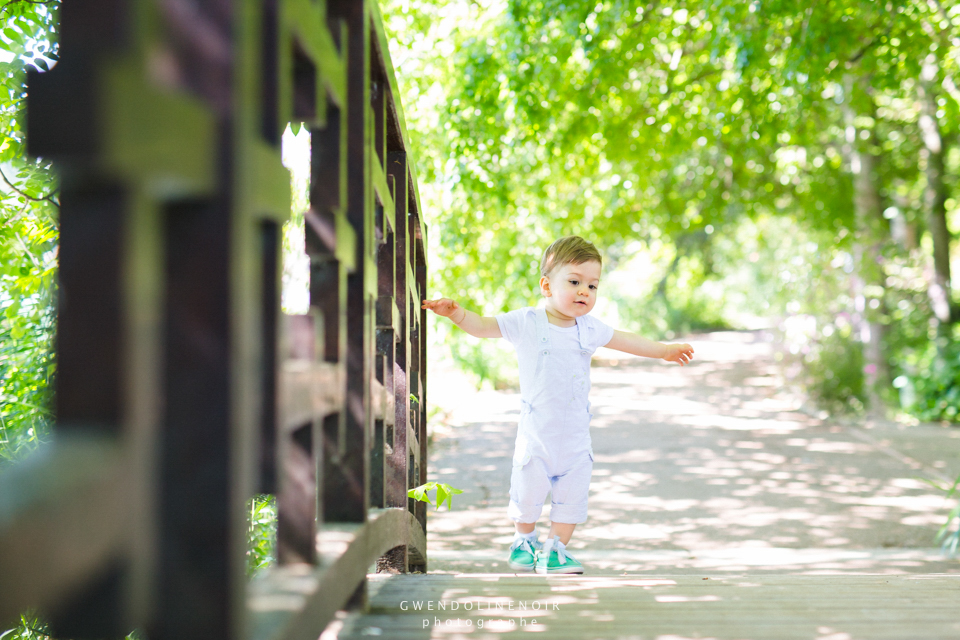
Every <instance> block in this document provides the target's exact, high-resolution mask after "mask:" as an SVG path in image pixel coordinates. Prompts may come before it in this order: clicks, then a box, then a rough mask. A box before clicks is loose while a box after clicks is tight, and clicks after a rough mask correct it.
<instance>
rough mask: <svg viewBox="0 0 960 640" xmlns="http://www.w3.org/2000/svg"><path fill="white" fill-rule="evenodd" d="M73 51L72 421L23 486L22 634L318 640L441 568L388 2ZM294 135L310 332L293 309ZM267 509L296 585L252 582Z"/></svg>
mask: <svg viewBox="0 0 960 640" xmlns="http://www.w3.org/2000/svg"><path fill="white" fill-rule="evenodd" d="M59 32H60V33H61V34H62V36H61V46H60V61H59V62H58V64H57V65H56V66H55V67H54V68H53V69H52V70H51V71H49V72H47V73H42V74H41V73H36V72H31V73H30V74H29V75H28V86H29V92H28V95H29V97H28V115H29V117H28V127H27V140H28V148H29V150H30V153H31V154H33V155H38V156H43V157H45V158H47V159H50V160H53V161H54V162H55V164H56V166H57V167H58V169H59V171H60V175H61V198H60V201H61V217H60V222H61V227H60V253H59V257H60V272H59V277H60V282H59V291H60V294H61V298H60V302H59V317H58V343H57V357H58V378H57V393H56V403H57V404H56V412H55V413H56V423H55V426H54V428H53V434H52V443H51V444H49V445H47V446H45V447H42V448H41V449H40V450H39V451H38V452H36V453H35V454H33V455H32V456H30V457H28V458H27V459H26V460H24V461H22V462H21V463H18V464H17V465H15V466H13V467H11V468H9V469H7V470H5V471H4V472H3V473H0V624H2V623H4V622H7V621H12V620H13V619H14V618H15V617H16V616H17V615H18V614H19V613H20V612H21V611H22V610H24V609H25V608H28V607H30V608H38V609H40V610H41V611H42V612H43V613H44V614H45V615H46V616H47V617H48V619H49V620H50V621H51V626H52V629H53V631H54V632H55V633H56V634H57V635H58V636H66V637H75V638H94V637H96V638H102V637H120V636H122V635H124V634H125V633H127V632H129V631H130V630H131V629H133V628H135V627H136V628H140V629H142V630H144V631H145V632H146V634H147V635H148V637H151V638H158V639H162V640H166V639H168V638H169V639H171V640H173V639H176V640H189V639H192V638H197V639H198V640H199V639H201V638H202V639H203V640H217V639H221V638H222V639H225V640H226V639H230V640H234V639H237V640H239V639H241V638H263V639H267V638H270V639H277V640H279V639H281V638H283V639H293V638H307V637H308V636H309V637H312V638H316V637H317V636H318V635H319V633H320V632H321V631H322V630H323V627H324V626H325V625H326V624H327V622H329V620H330V619H331V617H332V616H333V615H334V613H335V612H336V610H337V609H338V608H341V607H344V606H363V603H364V601H365V575H366V571H367V569H368V567H369V566H371V564H373V563H374V562H375V561H376V562H378V565H380V566H384V567H389V568H390V569H391V570H396V571H408V570H420V571H425V570H426V562H427V552H426V511H425V505H423V504H422V503H419V502H417V503H415V502H414V501H412V500H410V499H409V498H408V497H407V490H408V489H409V488H411V487H412V486H414V485H417V484H422V483H423V482H425V481H426V464H427V456H426V454H427V450H426V443H427V438H426V389H425V387H424V384H425V382H426V341H425V334H424V331H423V328H424V325H425V322H424V320H425V314H424V312H423V311H422V310H421V309H420V305H419V298H420V296H423V295H425V293H426V251H425V250H426V226H425V225H424V223H423V220H422V218H421V209H420V199H419V194H418V190H417V189H418V187H417V178H416V170H415V163H414V160H413V158H412V156H411V154H410V152H409V145H408V141H409V136H408V133H407V130H406V124H405V121H404V116H403V109H402V107H401V105H400V103H399V99H398V97H397V96H398V89H397V83H396V78H395V77H394V70H393V66H392V63H391V61H390V57H389V53H388V48H387V40H386V37H385V35H384V31H383V25H382V20H381V17H380V13H379V9H378V7H377V4H376V1H375V0H326V1H324V0H223V1H222V2H218V3H194V2H184V1H182V0H97V1H96V2H95V3H89V2H81V1H80V0H64V1H63V3H62V6H61V20H60V29H59ZM290 122H299V123H303V126H305V127H307V128H308V129H309V131H310V134H311V141H312V145H311V180H310V205H309V210H308V211H307V212H306V213H305V219H306V224H305V234H306V237H305V241H306V242H305V245H306V250H307V253H308V255H309V258H310V273H311V276H310V277H311V283H310V311H309V313H308V314H305V315H303V316H283V315H282V314H281V313H280V288H281V287H280V274H281V255H282V248H281V235H282V234H281V227H282V225H283V223H284V222H285V221H286V220H287V219H288V218H289V216H290V190H289V174H288V172H287V171H286V169H285V168H284V167H283V166H282V164H281V162H280V142H281V132H282V131H283V129H284V127H285V126H286V125H287V123H290ZM411 395H413V396H415V397H416V398H417V402H416V403H413V404H412V403H411V401H410V397H411ZM257 492H260V493H275V494H276V496H277V509H278V532H277V553H278V557H279V563H278V565H277V566H275V567H272V568H270V569H268V570H266V571H264V572H263V573H262V574H260V575H259V576H258V577H257V579H256V580H255V581H254V582H253V583H252V584H250V585H248V583H247V580H246V578H245V574H244V567H245V539H246V526H245V522H246V516H245V510H246V504H247V500H248V499H249V498H250V497H251V496H252V495H253V494H254V493H257ZM378 559H379V560H378Z"/></svg>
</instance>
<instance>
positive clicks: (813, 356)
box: [803, 325, 864, 413]
mask: <svg viewBox="0 0 960 640" xmlns="http://www.w3.org/2000/svg"><path fill="white" fill-rule="evenodd" d="M803 365H804V377H805V386H806V388H807V391H808V393H809V394H810V396H811V397H812V398H813V399H814V401H816V402H817V404H818V405H820V406H821V407H823V408H824V409H827V410H830V411H836V412H840V413H843V412H850V411H853V412H860V411H861V410H862V409H863V393H864V385H863V383H864V375H863V345H862V344H861V343H860V342H858V341H857V340H855V339H854V337H853V335H852V332H851V330H850V327H849V325H845V326H844V327H843V329H841V330H837V331H834V332H833V333H831V334H830V335H823V334H822V333H821V334H820V335H819V336H818V338H817V339H816V340H813V341H811V342H810V349H809V351H808V352H807V353H806V354H805V355H804V357H803Z"/></svg>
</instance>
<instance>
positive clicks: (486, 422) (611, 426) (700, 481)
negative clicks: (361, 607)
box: [324, 334, 960, 640]
mask: <svg viewBox="0 0 960 640" xmlns="http://www.w3.org/2000/svg"><path fill="white" fill-rule="evenodd" d="M691 342H694V341H693V340H691ZM695 342H696V346H697V357H698V360H696V361H695V363H694V364H691V365H690V366H688V367H684V368H683V369H682V370H681V369H680V368H679V367H677V368H668V367H663V366H659V365H657V364H656V363H652V362H649V361H648V362H642V361H638V362H628V363H623V362H620V363H619V365H614V364H612V363H611V362H605V361H604V360H603V358H604V357H605V354H602V353H600V354H598V356H599V358H598V361H597V362H595V363H594V364H595V368H594V371H593V380H594V389H593V391H592V393H591V400H592V402H593V406H594V415H595V418H594V424H593V445H594V451H595V452H596V454H597V455H596V462H595V465H594V478H593V484H592V488H591V498H590V499H591V514H590V520H589V521H588V522H587V523H586V524H585V525H583V526H582V527H578V529H577V533H576V535H575V536H574V540H573V541H572V544H573V545H575V546H572V548H571V550H572V552H573V554H574V555H575V556H576V557H577V558H578V559H579V560H581V561H582V562H583V563H584V566H585V567H586V569H587V574H586V575H584V576H581V577H573V576H563V577H561V576H551V577H549V578H548V577H544V576H533V575H529V574H527V575H516V574H513V573H504V572H505V571H508V569H507V567H506V564H505V549H506V548H507V545H509V543H510V540H511V538H512V532H511V526H510V523H509V521H507V520H506V518H505V517H504V513H503V512H504V505H505V502H506V499H505V493H506V489H507V481H508V478H509V468H508V465H509V451H510V449H511V443H512V438H513V434H514V433H515V428H516V427H515V418H516V416H515V413H512V412H514V411H515V406H514V401H515V400H516V395H515V393H511V392H501V393H493V392H484V393H479V394H478V393H467V394H464V395H463V397H462V399H461V400H460V401H459V405H457V406H453V407H451V408H450V409H451V414H450V416H449V417H448V418H447V420H446V421H445V422H446V424H444V421H441V420H439V419H437V420H435V421H434V422H433V423H432V427H433V429H434V433H435V434H436V435H435V438H436V441H435V443H434V447H433V449H432V452H431V466H430V469H431V475H432V477H431V479H438V480H443V481H447V482H451V483H453V484H454V485H455V486H458V487H461V488H463V489H465V493H464V494H463V495H459V496H457V497H456V500H455V501H454V502H455V504H454V509H453V510H450V511H448V510H446V509H444V510H441V511H433V510H430V511H429V512H428V516H429V520H428V528H427V535H428V544H427V546H428V564H427V566H428V569H429V571H430V573H429V574H427V575H398V576H389V577H387V576H383V575H379V576H371V577H370V590H369V593H370V601H369V603H370V606H369V609H368V610H367V611H366V612H364V613H361V612H355V613H350V614H348V615H344V614H342V617H341V618H340V619H339V620H338V621H336V622H334V623H333V625H331V627H329V628H328V629H327V632H326V635H325V637H324V640H327V639H328V638H329V639H332V638H334V637H337V638H340V639H341V640H346V639H354V638H368V637H371V636H374V637H375V636H378V635H380V636H383V637H385V638H450V639H453V638H466V637H469V638H493V637H502V636H504V635H507V636H510V635H515V634H518V633H527V632H530V633H538V634H540V635H539V637H542V638H549V639H553V638H578V639H581V638H582V639H601V638H635V639H641V638H642V639H647V638H648V639H650V640H653V639H657V640H680V639H681V638H715V639H730V640H748V639H753V640H775V639H780V638H784V639H787V638H797V639H803V640H810V639H814V638H816V639H822V640H855V639H862V640H877V639H894V638H896V639H902V640H933V639H937V638H960V615H957V610H956V605H957V602H958V601H960V574H958V571H960V563H958V562H957V561H956V560H949V559H947V558H944V557H943V556H942V555H940V553H939V550H938V549H936V548H935V543H934V537H935V534H936V531H937V529H938V528H939V526H940V525H941V524H942V522H943V520H944V518H945V517H946V512H947V511H948V510H949V506H950V503H947V502H945V501H944V499H943V494H942V493H940V492H938V491H936V490H934V489H933V488H932V487H929V486H928V485H925V484H924V483H922V482H921V481H920V479H922V478H936V479H938V480H940V481H945V480H946V479H947V478H951V477H955V475H956V473H958V472H960V468H958V461H960V439H958V438H956V437H955V436H958V435H960V433H955V431H954V430H948V429H939V428H936V427H932V426H928V427H911V428H905V429H900V428H898V426H897V425H885V426H884V425H876V424H867V423H858V424H857V425H856V426H855V427H854V426H851V425H845V424H841V423H837V422H835V421H833V420H830V419H827V420H819V419H817V418H814V417H811V416H809V415H808V414H806V413H804V412H800V411H798V410H797V409H798V405H797V403H796V402H795V400H793V399H792V398H791V397H790V396H789V394H787V393H785V392H783V391H782V384H781V381H780V380H779V378H778V369H777V368H776V367H775V366H774V365H773V358H772V353H771V349H770V344H769V343H768V342H765V341H764V339H763V338H762V336H759V335H751V334H714V335H712V336H704V337H702V338H701V339H700V340H698V341H695ZM606 357H607V358H609V357H610V356H609V354H606ZM597 365H599V366H597ZM435 373H436V372H435ZM449 379H450V376H438V377H435V379H434V385H435V386H434V392H435V393H434V397H435V398H440V400H436V401H435V402H442V401H443V399H444V398H447V397H448V396H450V395H451V394H452V393H453V390H452V389H449V388H445V387H444V385H447V386H449ZM545 519H546V518H544V519H543V520H545ZM543 520H542V521H541V525H543V524H544V522H543ZM541 528H542V527H541ZM511 605H512V606H513V608H512V609H511V608H510V607H511ZM418 606H419V609H418V608H417V607H418Z"/></svg>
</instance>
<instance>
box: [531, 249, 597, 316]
mask: <svg viewBox="0 0 960 640" xmlns="http://www.w3.org/2000/svg"><path fill="white" fill-rule="evenodd" d="M599 286H600V263H599V262H595V261H593V260H591V261H590V262H584V263H582V264H565V265H562V266H560V267H557V268H556V269H554V270H553V272H552V273H551V274H550V275H549V276H544V277H542V278H540V291H541V293H543V295H544V297H546V299H547V307H549V308H550V309H551V310H552V311H554V312H555V313H556V314H557V315H558V316H560V317H566V318H570V319H572V318H578V317H580V316H585V315H587V314H588V313H590V312H591V311H592V310H593V306H594V305H595V304H597V288H598V287H599Z"/></svg>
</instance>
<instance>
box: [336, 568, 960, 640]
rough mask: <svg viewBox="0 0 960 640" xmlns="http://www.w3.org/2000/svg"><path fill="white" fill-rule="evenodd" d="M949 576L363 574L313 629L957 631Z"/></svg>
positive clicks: (571, 633)
mask: <svg viewBox="0 0 960 640" xmlns="http://www.w3.org/2000/svg"><path fill="white" fill-rule="evenodd" d="M958 600H960V575H943V574H940V575H896V576H891V575H831V576H801V575H780V576H778V575H764V576H690V575H684V576H651V575H624V576H617V577H609V576H599V577H597V576H594V577H591V576H577V577H575V576H551V577H542V576H531V575H526V576H521V575H514V574H437V575H429V574H428V575H395V576H384V575H382V574H381V575H374V576H370V606H369V609H368V611H367V612H366V613H353V614H349V615H344V614H341V616H342V617H341V618H340V619H339V620H337V621H335V622H334V623H332V624H331V626H330V627H328V628H327V631H326V632H325V633H324V635H323V636H322V637H321V640H332V638H339V639H340V640H347V639H351V640H353V639H356V640H360V639H361V638H362V639H364V640H366V639H367V638H370V637H376V636H382V637H384V638H391V639H393V638H397V639H411V640H412V639H421V638H445V639H450V640H455V639H456V638H462V637H469V638H471V639H476V640H479V639H481V638H503V637H513V636H515V635H517V634H522V633H527V632H529V633H536V634H538V635H539V637H542V638H549V639H551V640H552V639H554V638H577V639H581V640H582V639H600V638H631V639H635V640H655V639H657V640H681V639H683V638H714V639H717V640H721V639H729V640H771V639H778V640H779V639H781V638H782V639H792V638H796V639H798V640H801V639H802V640H810V639H813V638H817V639H820V640H858V639H864V640H883V639H891V640H892V639H894V638H896V639H903V640H907V639H910V640H935V639H939V638H944V639H946V638H950V639H951V640H953V639H956V638H958V637H960V616H958V614H957V609H956V605H957V602H958Z"/></svg>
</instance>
